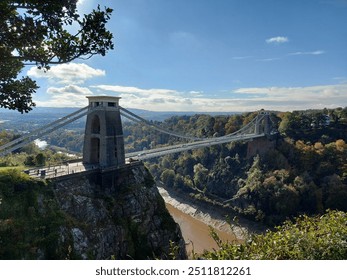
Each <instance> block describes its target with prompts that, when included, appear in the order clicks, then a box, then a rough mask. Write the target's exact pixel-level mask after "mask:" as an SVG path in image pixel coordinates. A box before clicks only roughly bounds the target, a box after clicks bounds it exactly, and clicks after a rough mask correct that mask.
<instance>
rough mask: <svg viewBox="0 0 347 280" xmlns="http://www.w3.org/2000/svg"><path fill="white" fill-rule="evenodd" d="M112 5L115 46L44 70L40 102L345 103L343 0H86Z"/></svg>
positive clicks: (190, 106) (242, 107) (233, 107)
mask: <svg viewBox="0 0 347 280" xmlns="http://www.w3.org/2000/svg"><path fill="white" fill-rule="evenodd" d="M98 3H100V4H101V5H106V6H109V7H111V8H113V9H114V12H113V16H112V19H111V21H110V22H109V24H108V28H109V30H110V31H111V32H113V34H114V36H115V40H114V43H115V50H113V51H111V52H109V53H108V54H107V55H106V57H93V58H91V59H89V60H76V61H74V63H70V64H67V65H60V66H54V67H52V69H51V70H50V71H48V72H47V73H45V74H44V73H42V72H39V71H38V70H37V69H35V68H27V69H26V71H27V73H28V75H29V76H31V77H33V78H34V79H37V81H38V83H39V85H40V86H41V88H40V89H39V90H38V92H37V93H36V94H35V96H34V100H35V101H36V103H37V105H38V106H60V107H76V106H77V107H78V106H85V105H86V104H87V102H86V101H87V99H86V98H85V96H88V95H114V96H121V97H122V99H121V105H122V106H124V107H130V108H141V109H148V110H155V111H165V110H169V111H214V112H216V111H223V112H228V111H253V110H259V109H262V108H264V109H269V110H283V111H287V110H288V111H292V110H298V109H308V108H324V107H327V108H333V107H339V106H342V107H344V106H347V0H262V1H259V0H174V1H173V0H106V1H101V0H83V1H80V3H79V9H80V12H81V13H85V12H88V11H90V10H91V9H92V8H93V7H96V6H97V4H98Z"/></svg>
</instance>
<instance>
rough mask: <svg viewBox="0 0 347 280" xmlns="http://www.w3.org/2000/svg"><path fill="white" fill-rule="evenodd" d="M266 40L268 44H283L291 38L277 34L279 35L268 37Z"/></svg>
mask: <svg viewBox="0 0 347 280" xmlns="http://www.w3.org/2000/svg"><path fill="white" fill-rule="evenodd" d="M265 42H266V43H268V44H282V43H287V42H289V39H288V37H284V36H277V37H272V38H269V39H266V40H265Z"/></svg>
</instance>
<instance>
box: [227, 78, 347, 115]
mask: <svg viewBox="0 0 347 280" xmlns="http://www.w3.org/2000/svg"><path fill="white" fill-rule="evenodd" d="M233 93H236V94H240V96H242V95H245V94H247V98H245V99H244V101H247V102H249V103H248V104H249V105H251V104H258V106H260V107H264V108H267V109H275V110H289V111H291V110H300V109H310V108H324V107H330V108H332V107H339V106H346V105H347V99H346V95H347V84H336V85H322V86H308V87H266V88H240V89H237V90H235V91H233ZM252 95H253V96H252Z"/></svg>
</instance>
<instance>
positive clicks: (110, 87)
mask: <svg viewBox="0 0 347 280" xmlns="http://www.w3.org/2000/svg"><path fill="white" fill-rule="evenodd" d="M91 87H92V88H97V89H101V90H106V91H113V92H116V93H122V94H124V93H125V94H129V93H130V94H131V93H132V94H141V95H151V94H175V93H177V91H175V90H171V89H141V88H137V87H127V86H118V85H97V86H91Z"/></svg>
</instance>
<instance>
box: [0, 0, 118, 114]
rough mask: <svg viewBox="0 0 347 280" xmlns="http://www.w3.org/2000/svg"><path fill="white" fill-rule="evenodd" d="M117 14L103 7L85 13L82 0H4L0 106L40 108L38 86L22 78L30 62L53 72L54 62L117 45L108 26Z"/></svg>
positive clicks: (25, 109)
mask: <svg viewBox="0 0 347 280" xmlns="http://www.w3.org/2000/svg"><path fill="white" fill-rule="evenodd" d="M111 13H112V9H110V8H106V7H105V9H104V10H102V9H101V8H100V6H98V7H97V8H96V9H94V10H93V11H92V12H91V13H90V14H87V15H84V16H83V17H81V16H80V15H79V14H78V12H77V0H60V1H56V0H46V1H39V0H1V2H0V57H1V60H0V107H3V108H7V109H11V110H18V111H19V112H21V113H24V112H28V111H30V110H31V109H32V107H34V106H35V103H34V102H33V100H32V94H33V93H35V91H36V90H37V89H38V85H37V84H36V82H35V81H34V80H32V79H31V78H29V77H28V76H25V77H20V75H21V71H22V70H23V68H24V66H26V65H36V66H37V67H38V68H42V69H44V70H46V71H47V70H49V67H50V65H54V64H62V63H68V62H71V61H73V60H75V59H77V58H84V59H88V58H90V57H91V56H93V55H98V54H99V55H102V56H104V55H105V54H106V52H107V51H108V50H110V49H113V42H112V38H113V35H112V33H110V32H109V31H108V30H107V29H106V23H107V21H108V20H109V19H110V15H111ZM70 30H77V31H76V32H74V33H72V31H70Z"/></svg>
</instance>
